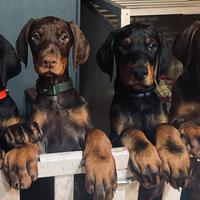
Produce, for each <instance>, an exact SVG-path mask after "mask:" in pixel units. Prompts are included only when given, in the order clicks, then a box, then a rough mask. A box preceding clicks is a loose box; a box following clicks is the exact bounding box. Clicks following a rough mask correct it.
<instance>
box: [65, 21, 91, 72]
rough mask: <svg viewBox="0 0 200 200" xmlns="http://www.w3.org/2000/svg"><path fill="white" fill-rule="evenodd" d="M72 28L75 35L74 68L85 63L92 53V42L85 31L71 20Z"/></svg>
mask: <svg viewBox="0 0 200 200" xmlns="http://www.w3.org/2000/svg"><path fill="white" fill-rule="evenodd" d="M69 26H70V29H71V31H72V34H73V37H74V44H73V64H74V70H76V69H77V66H78V65H81V64H83V63H85V62H86V61H87V59H88V57H89V55H90V44H89V42H88V41H87V39H86V38H85V35H84V34H83V32H82V31H81V30H80V29H79V27H78V26H77V25H76V24H75V23H74V22H69Z"/></svg>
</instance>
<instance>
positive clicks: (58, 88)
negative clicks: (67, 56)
mask: <svg viewBox="0 0 200 200" xmlns="http://www.w3.org/2000/svg"><path fill="white" fill-rule="evenodd" d="M72 88H73V83H72V80H71V79H69V80H68V81H66V82H63V83H58V84H55V85H51V86H49V87H46V88H37V91H38V93H40V94H45V95H48V96H56V95H58V94H59V93H62V92H65V91H67V90H70V89H72Z"/></svg>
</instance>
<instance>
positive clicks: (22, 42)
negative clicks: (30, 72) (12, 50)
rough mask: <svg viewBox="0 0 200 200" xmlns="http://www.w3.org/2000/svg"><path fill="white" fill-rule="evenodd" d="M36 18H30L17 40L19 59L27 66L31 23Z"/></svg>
mask: <svg viewBox="0 0 200 200" xmlns="http://www.w3.org/2000/svg"><path fill="white" fill-rule="evenodd" d="M34 21H35V20H34V19H32V18H31V19H29V20H28V22H27V23H26V24H25V25H24V27H23V28H22V30H21V32H20V33H19V36H18V38H17V41H16V50H17V55H18V57H19V59H20V60H21V61H22V62H23V63H24V64H25V66H27V61H28V37H29V30H30V28H31V25H32V24H33V22H34Z"/></svg>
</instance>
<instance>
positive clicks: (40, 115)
mask: <svg viewBox="0 0 200 200" xmlns="http://www.w3.org/2000/svg"><path fill="white" fill-rule="evenodd" d="M32 120H33V121H34V122H36V123H37V124H38V125H39V126H40V127H42V126H43V124H44V123H45V122H46V121H47V113H46V112H43V111H37V112H36V113H34V114H33V117H32Z"/></svg>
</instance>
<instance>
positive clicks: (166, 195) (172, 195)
mask: <svg viewBox="0 0 200 200" xmlns="http://www.w3.org/2000/svg"><path fill="white" fill-rule="evenodd" d="M181 191H182V189H181V188H180V189H179V190H176V189H174V188H173V187H171V186H170V185H169V184H168V183H165V187H164V191H163V196H162V200H170V199H171V200H172V199H173V200H179V199H180V198H181Z"/></svg>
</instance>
